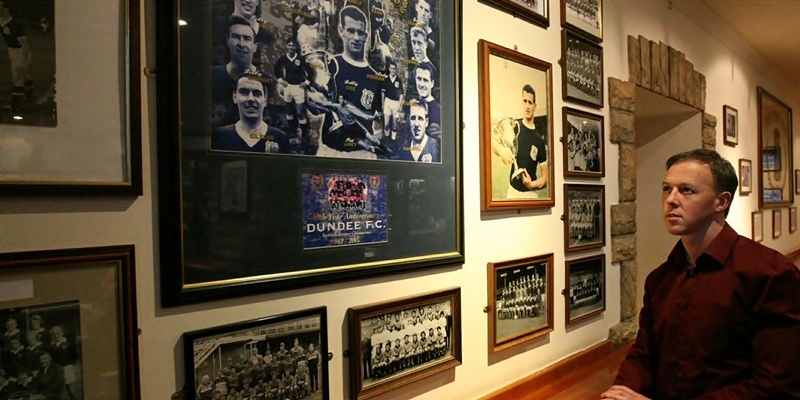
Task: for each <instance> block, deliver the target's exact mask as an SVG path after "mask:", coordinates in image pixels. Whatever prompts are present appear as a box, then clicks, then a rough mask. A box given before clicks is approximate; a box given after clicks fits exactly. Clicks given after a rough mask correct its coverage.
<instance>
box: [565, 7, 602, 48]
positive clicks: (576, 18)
mask: <svg viewBox="0 0 800 400" xmlns="http://www.w3.org/2000/svg"><path fill="white" fill-rule="evenodd" d="M561 24H562V25H563V26H564V27H567V28H571V29H574V30H576V31H578V32H580V33H582V34H584V35H586V36H587V37H589V38H590V39H592V40H594V41H596V42H602V41H603V0H561Z"/></svg>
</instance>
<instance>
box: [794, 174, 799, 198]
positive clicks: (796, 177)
mask: <svg viewBox="0 0 800 400" xmlns="http://www.w3.org/2000/svg"><path fill="white" fill-rule="evenodd" d="M794 194H800V169H796V170H794Z"/></svg>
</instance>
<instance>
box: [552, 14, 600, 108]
mask: <svg viewBox="0 0 800 400" xmlns="http://www.w3.org/2000/svg"><path fill="white" fill-rule="evenodd" d="M561 40H562V43H561V49H562V50H561V52H562V53H561V62H562V63H563V64H562V65H563V68H561V77H562V81H561V87H563V88H564V89H563V90H564V100H569V101H573V102H576V103H580V104H583V105H586V106H589V107H594V108H603V48H602V47H600V46H599V45H597V44H595V43H592V42H591V41H589V40H587V39H584V38H583V37H582V36H580V35H577V34H574V33H572V32H571V31H568V30H566V29H562V39H561Z"/></svg>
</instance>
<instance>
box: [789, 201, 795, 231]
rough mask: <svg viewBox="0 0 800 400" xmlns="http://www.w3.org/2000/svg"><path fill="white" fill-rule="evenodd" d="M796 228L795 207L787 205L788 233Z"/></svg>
mask: <svg viewBox="0 0 800 400" xmlns="http://www.w3.org/2000/svg"><path fill="white" fill-rule="evenodd" d="M796 230H797V207H789V233H792V232H794V231H796Z"/></svg>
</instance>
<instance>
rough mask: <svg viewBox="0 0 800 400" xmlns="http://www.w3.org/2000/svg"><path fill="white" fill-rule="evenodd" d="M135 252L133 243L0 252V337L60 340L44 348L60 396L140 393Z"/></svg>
mask: <svg viewBox="0 0 800 400" xmlns="http://www.w3.org/2000/svg"><path fill="white" fill-rule="evenodd" d="M134 253H135V251H134V247H133V245H125V246H108V247H92V248H80V249H65V250H44V251H26V252H19V253H0V319H2V325H0V337H7V338H13V337H16V338H17V345H18V346H20V347H23V344H21V342H24V341H25V340H26V339H25V338H23V337H24V335H27V340H31V339H30V335H31V334H33V337H34V338H35V339H36V340H37V341H39V342H40V343H43V344H44V343H46V345H47V346H48V348H50V345H51V343H52V342H53V341H56V342H58V343H59V345H58V346H57V347H55V348H52V349H51V350H49V351H48V353H47V354H48V355H49V356H50V363H51V364H50V365H53V366H56V367H57V369H55V370H52V371H54V372H53V374H55V375H57V376H60V377H61V378H62V379H60V380H58V381H60V382H61V383H62V384H63V386H62V387H61V388H60V389H59V390H60V391H61V393H62V394H63V395H66V394H67V393H68V392H69V393H73V394H76V393H80V394H84V393H86V394H97V393H106V394H107V395H108V396H113V397H115V398H124V399H133V400H139V399H140V398H141V392H140V389H139V346H138V332H137V331H138V328H137V318H136V273H135V270H134V269H135V262H134ZM77 282H80V284H76V283H77ZM11 320H13V322H12V321H11ZM11 325H13V326H15V328H9V326H11ZM12 331H16V332H17V334H16V335H14V334H13V333H12ZM34 332H35V333H34ZM9 343H10V341H9ZM28 345H30V346H33V345H34V344H33V343H28ZM10 346H11V347H13V346H15V345H14V344H13V343H10ZM42 357H43V356H40V358H42ZM7 361H8V363H6V362H4V367H12V366H13V363H14V362H15V361H13V360H12V359H9V360H7ZM10 371H11V369H10V368H6V372H8V373H10ZM39 372H41V371H39ZM15 378H17V379H20V377H19V376H15ZM22 379H23V380H24V378H22ZM33 394H37V393H36V392H35V391H34V393H33ZM12 398H16V397H13V396H12ZM24 398H27V395H25V396H24Z"/></svg>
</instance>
